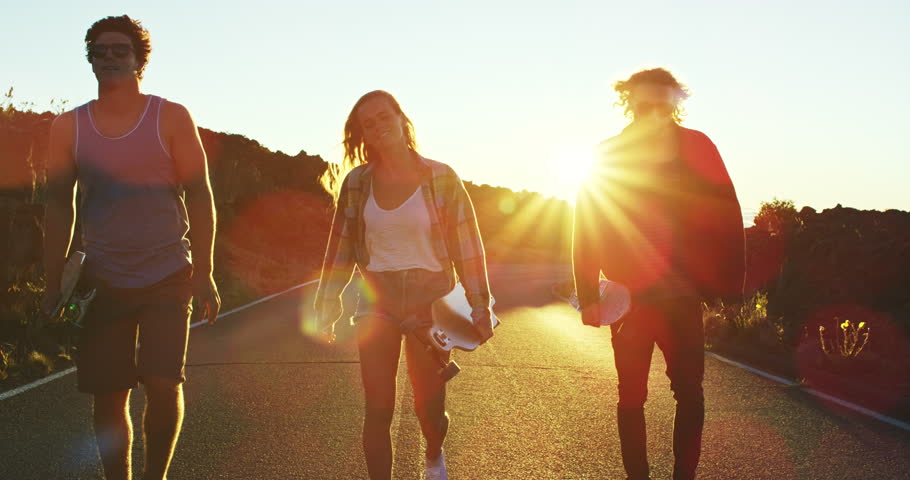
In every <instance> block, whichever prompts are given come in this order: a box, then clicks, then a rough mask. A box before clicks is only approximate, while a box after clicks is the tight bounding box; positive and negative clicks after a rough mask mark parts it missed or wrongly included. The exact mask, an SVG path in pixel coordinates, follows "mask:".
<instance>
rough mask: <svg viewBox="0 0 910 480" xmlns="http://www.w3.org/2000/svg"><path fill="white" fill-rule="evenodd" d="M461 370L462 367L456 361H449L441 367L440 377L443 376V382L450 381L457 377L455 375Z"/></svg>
mask: <svg viewBox="0 0 910 480" xmlns="http://www.w3.org/2000/svg"><path fill="white" fill-rule="evenodd" d="M459 372H461V367H459V366H458V364H457V363H455V362H449V363H448V365H446V366H445V367H442V368H441V369H439V377H440V378H442V381H443V382H448V381H449V380H451V379H453V378H455V375H458V373H459Z"/></svg>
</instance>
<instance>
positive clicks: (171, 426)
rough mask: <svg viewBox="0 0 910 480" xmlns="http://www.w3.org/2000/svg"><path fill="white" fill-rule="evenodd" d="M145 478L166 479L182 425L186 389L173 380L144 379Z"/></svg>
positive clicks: (145, 479) (147, 479) (151, 479)
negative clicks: (184, 390) (184, 391)
mask: <svg viewBox="0 0 910 480" xmlns="http://www.w3.org/2000/svg"><path fill="white" fill-rule="evenodd" d="M142 383H143V384H144V385H145V398H146V405H145V413H144V415H143V418H142V426H143V429H142V430H143V434H144V436H145V475H143V480H164V479H165V478H166V476H167V470H168V467H169V466H170V463H171V457H173V455H174V447H175V446H176V445H177V437H178V436H179V435H180V427H181V425H182V424H183V410H184V404H183V386H182V384H181V383H180V382H178V381H177V380H175V379H172V378H164V377H145V378H144V379H143V381H142Z"/></svg>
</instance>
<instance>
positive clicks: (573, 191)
mask: <svg viewBox="0 0 910 480" xmlns="http://www.w3.org/2000/svg"><path fill="white" fill-rule="evenodd" d="M593 163H594V154H593V150H592V148H591V146H590V145H583V144H567V145H562V146H560V147H559V148H557V149H556V151H555V152H554V153H553V155H552V161H551V164H550V165H551V168H550V170H551V172H552V175H551V177H550V178H551V179H552V180H553V185H552V187H551V191H552V192H553V195H555V196H557V197H559V198H561V199H563V200H567V201H568V202H569V203H571V204H575V197H576V196H577V194H578V188H579V186H581V184H582V182H584V181H585V180H586V179H587V178H588V175H589V174H590V172H591V167H592V165H593Z"/></svg>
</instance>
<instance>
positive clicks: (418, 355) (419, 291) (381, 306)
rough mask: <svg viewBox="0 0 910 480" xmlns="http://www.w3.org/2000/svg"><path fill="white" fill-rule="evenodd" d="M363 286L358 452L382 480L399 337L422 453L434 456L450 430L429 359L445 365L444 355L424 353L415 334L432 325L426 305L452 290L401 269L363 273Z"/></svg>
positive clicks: (442, 281) (386, 473) (439, 279)
mask: <svg viewBox="0 0 910 480" xmlns="http://www.w3.org/2000/svg"><path fill="white" fill-rule="evenodd" d="M364 280H365V281H366V283H367V287H366V288H365V289H364V290H365V291H364V293H363V294H361V297H360V301H359V303H358V306H357V314H356V315H355V319H356V323H357V346H358V349H359V351H360V372H361V376H362V379H363V390H364V397H365V400H366V412H365V416H364V421H363V450H364V454H365V456H366V460H367V470H368V471H369V474H370V478H371V479H373V480H380V479H387V478H390V477H391V471H392V444H391V436H390V431H389V430H390V428H391V425H392V417H393V415H394V411H395V390H396V377H397V375H398V361H399V358H400V355H401V343H402V342H401V341H402V337H404V347H405V355H406V357H407V367H408V375H409V377H410V380H411V387H412V388H413V391H414V410H415V411H416V413H417V419H418V421H419V422H420V429H421V431H422V432H423V435H424V438H426V441H427V449H426V453H427V454H428V455H430V456H434V457H435V456H436V455H437V454H438V453H439V451H440V449H441V448H442V443H443V441H444V440H445V436H446V433H447V432H448V428H449V416H448V414H447V413H446V411H445V400H446V389H445V382H444V381H443V380H442V379H441V377H440V376H439V374H438V373H437V371H438V370H439V368H440V367H439V365H438V363H437V361H436V359H435V358H434V355H440V356H442V358H443V361H448V358H449V356H448V353H446V354H442V353H440V352H437V351H436V350H435V349H433V350H431V351H428V349H427V348H426V345H425V344H424V343H423V342H421V341H420V340H419V339H418V338H417V336H416V334H418V332H420V331H421V329H425V328H426V326H427V325H428V324H429V323H430V322H431V320H430V317H429V315H430V304H431V303H432V301H433V300H435V299H437V298H440V297H442V296H443V295H445V294H446V293H448V292H449V291H450V290H451V288H452V286H451V284H450V283H451V281H450V278H449V277H448V276H447V275H446V274H445V273H443V272H429V271H426V270H418V269H413V270H404V271H398V272H379V273H376V272H365V273H364Z"/></svg>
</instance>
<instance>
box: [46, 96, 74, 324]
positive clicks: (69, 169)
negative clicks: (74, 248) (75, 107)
mask: <svg viewBox="0 0 910 480" xmlns="http://www.w3.org/2000/svg"><path fill="white" fill-rule="evenodd" d="M75 122H76V116H75V113H74V112H67V113H64V114H63V115H61V116H59V117H57V119H56V120H54V123H53V124H52V125H51V138H50V145H49V147H48V156H47V203H46V205H45V209H44V275H45V280H46V283H47V290H46V291H45V295H44V299H43V300H42V304H41V308H42V310H43V311H44V312H45V313H50V310H52V309H53V306H54V305H55V304H56V303H57V300H58V297H59V296H60V277H61V275H62V273H63V265H64V264H65V263H66V257H67V255H68V253H69V248H70V243H71V242H72V239H73V223H74V218H75V212H76V207H75V197H76V162H75V158H74V156H73V141H74V140H73V137H74V134H75V130H76V128H75Z"/></svg>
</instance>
